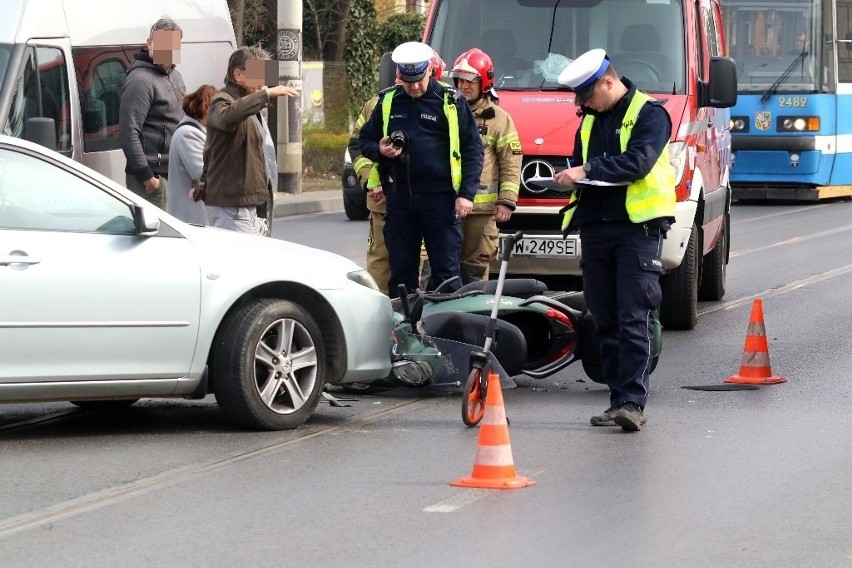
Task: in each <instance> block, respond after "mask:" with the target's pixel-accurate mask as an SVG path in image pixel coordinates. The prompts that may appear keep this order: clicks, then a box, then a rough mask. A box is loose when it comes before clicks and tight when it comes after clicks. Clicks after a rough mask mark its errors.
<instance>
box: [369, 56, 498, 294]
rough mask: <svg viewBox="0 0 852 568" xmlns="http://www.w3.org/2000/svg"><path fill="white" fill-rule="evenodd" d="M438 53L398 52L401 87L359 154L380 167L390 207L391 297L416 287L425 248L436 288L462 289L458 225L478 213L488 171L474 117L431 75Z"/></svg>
mask: <svg viewBox="0 0 852 568" xmlns="http://www.w3.org/2000/svg"><path fill="white" fill-rule="evenodd" d="M433 54H434V52H433V51H432V48H431V47H429V46H428V45H426V44H425V43H420V42H408V43H403V44H402V45H400V46H399V47H397V48H396V49H395V50H394V51H393V53H392V55H391V59H392V60H393V62H394V63H396V65H397V73H398V77H399V79H400V81H401V84H400V85H395V86H393V87H389V88H387V89H385V90H384V91H382V92H381V93H380V94H379V101H378V103H377V104H376V107H375V109H374V110H373V113H372V115H371V116H370V119H369V120H368V121H367V122H366V123H364V125H363V126H362V127H361V132H360V133H359V136H358V142H359V145H360V147H361V153H362V154H363V155H364V156H365V157H366V158H367V159H369V160H371V161H373V162H375V163H377V164H378V166H379V175H380V178H381V185H382V187H383V189H384V194H385V199H386V201H387V213H386V215H385V243H386V245H387V249H388V257H389V261H390V269H391V277H390V282H389V284H388V288H389V290H388V291H389V293H390V296H391V297H396V296H397V294H398V290H399V285H400V284H403V285H405V287H406V288H407V289H408V290H409V291H411V290H414V289H415V288H417V286H418V276H419V272H420V246H421V243H425V245H426V252H427V254H428V255H429V262H430V265H431V269H432V286H433V287H434V286H435V285H437V284H440V283H441V282H444V281H446V280H451V279H453V278H454V277H455V280H452V281H451V283H450V284H449V286H448V289H449V290H450V291H452V290H456V289H458V288H459V287H460V286H461V278H460V271H459V249H460V247H461V226H460V219H461V218H463V217H465V216H466V215H467V214H468V213H470V211H471V209H473V197H474V195H475V194H476V190H477V189H478V186H479V176H480V174H481V172H482V162H483V157H482V142H481V139H480V136H479V131H478V130H477V128H476V122H475V120H474V118H473V113H472V112H471V110H470V107H469V106H468V104H467V101H466V100H465V99H464V97H461V96H460V95H458V93H457V92H456V91H455V89H453V88H451V87H449V86H447V85H444V84H442V83H439V82H438V81H436V80H435V79H433V78H432V77H431V75H432V64H431V62H430V60H431V59H432V57H433Z"/></svg>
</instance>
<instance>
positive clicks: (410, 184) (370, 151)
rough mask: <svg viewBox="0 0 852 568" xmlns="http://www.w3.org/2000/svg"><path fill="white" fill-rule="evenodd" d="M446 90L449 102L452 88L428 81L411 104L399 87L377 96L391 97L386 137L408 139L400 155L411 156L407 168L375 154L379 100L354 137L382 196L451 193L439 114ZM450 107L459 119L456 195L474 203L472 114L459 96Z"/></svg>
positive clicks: (446, 133)
mask: <svg viewBox="0 0 852 568" xmlns="http://www.w3.org/2000/svg"><path fill="white" fill-rule="evenodd" d="M447 91H449V92H450V93H451V100H452V99H453V97H452V95H457V94H456V93H455V89H452V88H449V87H445V86H443V85H441V84H440V83H438V81H436V80H435V79H429V86H428V88H427V90H426V92H425V93H424V94H423V95H422V96H420V97H418V98H416V99H415V98H411V97H410V96H408V94H407V93H406V92H405V89H404V88H403V87H402V86H400V85H397V86H394V87H391V88H389V89H386V90H385V91H383V92H382V96H392V97H393V100H392V103H391V112H390V119H389V124H388V126H387V130H386V132H387V134H390V133H392V132H394V131H395V130H402V131H405V132H406V134H408V144H407V146H406V149H405V152H406V153H407V154H408V155H409V156H410V163H409V165H408V167H407V168H406V166H405V164H404V162H403V160H402V159H400V158H397V159H394V160H388V159H387V158H385V157H384V156H382V155H381V153H380V152H379V140H381V139H382V137H383V136H384V135H385V134H384V133H385V129H384V126H383V124H382V122H383V119H382V103H381V100H382V99H381V96H380V98H379V104H377V105H376V107H375V108H374V109H373V113H372V114H371V115H370V119H369V120H368V121H367V122H366V123H364V125H363V126H362V127H361V132H360V133H359V138H358V140H359V144H360V146H361V153H362V154H363V155H364V157H366V158H367V159H369V160H372V161H373V162H376V163H378V164H379V166H380V167H379V170H380V173H381V181H382V187H383V188H384V191H385V194H386V195H387V194H389V193H390V192H391V191H408V190H409V189H410V191H411V192H412V193H441V192H446V191H453V182H452V176H451V172H450V130H449V122H448V120H447V117H446V114H445V112H444V96H445V92H447ZM453 104H454V105H455V107H456V112H457V114H458V122H459V149H460V153H461V174H462V179H461V184H460V187H459V188H458V195H459V196H461V197H466V198H467V199H470V200H473V197H474V195H475V194H476V190H477V187H479V176H480V173H481V172H482V161H483V158H482V142H481V140H480V138H479V132H478V131H477V129H476V122H475V121H474V118H473V113H472V112H471V110H470V106H469V105H468V104H467V101H466V100H465V99H464V97H461V96H456V98H455V101H454V103H453ZM389 176H391V177H392V178H393V180H394V183H391V182H390V181H389V180H388V177H389ZM394 184H395V185H394Z"/></svg>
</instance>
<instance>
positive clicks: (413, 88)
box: [402, 65, 432, 99]
mask: <svg viewBox="0 0 852 568" xmlns="http://www.w3.org/2000/svg"><path fill="white" fill-rule="evenodd" d="M431 76H432V66H431V65H430V66H429V68H428V69H427V70H426V74H425V75H424V76H423V78H422V79H420V80H419V81H415V82H414V83H409V82H408V81H406V80H405V79H402V88H403V89H405V92H406V93H407V94H408V96H409V97H411V98H412V99H418V98H420V97H422V96H423V95H424V94H425V93H426V89H428V88H429V77H431Z"/></svg>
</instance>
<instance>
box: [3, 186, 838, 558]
mask: <svg viewBox="0 0 852 568" xmlns="http://www.w3.org/2000/svg"><path fill="white" fill-rule="evenodd" d="M732 219H733V222H732V231H731V232H732V249H731V263H730V265H729V269H728V290H727V294H726V296H725V299H724V301H722V302H714V303H703V304H701V306H700V317H699V324H698V327H697V328H696V329H695V330H692V331H688V332H670V331H667V332H664V348H663V354H662V357H661V360H660V364H659V366H658V368H657V370H656V371H655V373H654V374H653V376H652V397H651V400H650V401H649V404H648V408H647V414H648V417H649V422H648V425H647V426H646V427H645V429H643V431H642V432H640V433H637V434H626V433H623V432H621V430H620V429H618V428H593V427H591V426H589V425H588V418H589V416H590V415H592V414H594V413H596V412H598V411H600V410H603V409H604V408H605V407H606V406H607V401H608V397H607V392H606V390H605V388H603V387H602V386H600V385H597V384H595V383H592V382H591V381H589V380H588V379H586V378H585V376H584V374H583V372H582V369H581V368H580V366H579V365H572V366H570V367H568V368H567V369H566V370H564V371H562V372H561V373H559V374H558V375H555V376H553V377H550V378H548V379H542V380H534V379H529V378H520V379H518V384H519V386H518V388H515V389H511V390H506V391H505V392H504V398H505V408H506V411H507V413H508V415H509V416H510V418H511V428H510V432H511V444H512V450H513V456H514V463H515V465H516V467H517V469H518V472H519V473H520V474H521V475H525V476H527V477H530V478H532V479H533V480H535V481H536V482H537V484H536V485H535V486H534V487H530V488H525V489H519V490H515V491H486V490H477V489H458V488H454V487H450V486H449V482H450V481H452V480H454V479H456V478H459V477H462V476H467V475H469V474H470V473H471V469H472V465H473V461H474V455H475V452H476V448H477V437H478V431H477V430H476V429H468V428H465V427H464V426H463V425H462V422H461V417H460V406H461V405H460V399H459V397H458V396H457V395H448V396H426V395H424V394H423V393H421V392H418V391H413V390H403V389H400V390H397V391H391V392H387V393H383V394H379V395H372V396H364V395H359V396H352V395H346V394H340V393H338V394H339V396H340V397H341V398H342V399H343V400H341V402H343V403H344V404H347V405H349V406H347V407H343V408H336V407H332V406H330V405H329V404H325V403H324V404H321V405H320V407H319V409H318V411H317V412H316V414H315V416H314V417H313V418H312V419H311V420H310V421H309V422H308V423H307V424H306V425H304V426H303V427H301V428H299V429H298V430H296V431H290V432H277V433H265V432H264V433H258V432H243V431H235V430H234V429H233V428H231V427H230V426H229V425H228V424H227V423H226V422H224V420H222V418H221V416H220V414H219V411H218V409H217V408H216V406H215V404H214V402H213V400H212V399H206V400H203V401H159V400H151V401H142V402H141V403H139V404H138V407H133V408H131V409H128V410H125V411H123V412H121V413H117V414H104V413H97V412H84V411H80V410H77V409H74V408H73V407H71V406H70V405H68V404H53V405H10V406H7V407H2V408H0V452H2V453H0V479H2V480H3V481H2V483H0V487H2V490H0V566H4V567H5V566H39V567H41V566H45V565H58V566H86V567H91V566H117V565H121V566H196V565H198V566H200V565H204V566H235V565H248V566H251V565H261V564H270V563H275V564H276V565H283V566H380V565H400V566H464V567H470V566H487V567H490V566H501V567H503V566H524V567H526V566H592V565H601V564H605V565H607V566H610V565H630V566H638V567H644V566H648V567H651V566H653V567H660V566H672V567H682V566H690V567H693V566H695V567H698V566H708V567H710V566H713V567H715V566H852V540H850V538H849V535H850V534H852V516H850V515H849V514H848V511H849V510H850V507H851V506H852V477H851V476H850V473H849V472H850V471H852V452H850V449H849V448H850V445H852V444H850V438H852V416H850V415H849V414H846V413H845V412H844V409H845V407H846V406H847V404H848V403H849V401H850V398H852V397H850V390H852V389H850V386H849V380H848V373H849V369H850V368H852V355H850V354H849V348H848V346H849V340H848V338H849V336H850V333H852V322H850V318H849V316H848V312H849V308H848V306H849V305H850V304H852V220H850V219H852V203H850V202H835V203H826V204H819V205H778V204H772V205H735V206H734V208H733V215H732ZM366 230H367V225H366V223H363V222H352V221H347V220H346V219H345V217H344V216H343V214H342V213H331V214H321V215H310V216H297V217H289V218H286V219H280V220H277V221H276V223H275V227H274V231H275V233H274V234H275V235H276V236H279V237H282V236H284V237H286V238H289V239H290V240H295V241H297V242H302V243H305V244H309V245H312V246H318V247H320V248H326V249H329V250H333V251H335V252H338V253H340V254H343V255H344V256H348V257H350V258H352V259H353V260H355V261H356V262H359V263H361V264H363V246H364V245H365V241H366ZM756 297H760V298H761V299H762V300H763V309H764V315H765V327H766V331H767V336H768V341H769V351H770V358H771V364H772V369H773V371H774V372H775V374H776V375H781V376H783V377H785V378H787V379H788V382H787V383H784V384H781V385H773V386H766V387H762V388H760V389H759V390H754V391H744V392H709V391H694V390H686V389H683V388H681V387H683V386H690V385H718V384H721V383H722V381H723V380H724V378H725V377H727V376H728V375H731V374H734V373H736V372H737V371H738V368H739V365H740V363H741V357H742V353H743V342H744V338H745V333H746V329H747V327H748V320H749V314H750V311H751V307H752V301H753V299H754V298H756Z"/></svg>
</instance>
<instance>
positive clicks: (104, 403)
mask: <svg viewBox="0 0 852 568" xmlns="http://www.w3.org/2000/svg"><path fill="white" fill-rule="evenodd" d="M137 402H139V399H138V398H127V399H124V400H72V401H71V404H73V405H74V406H79V407H80V408H82V409H84V410H120V409H122V408H127V407H128V406H133V405H134V404H136V403H137Z"/></svg>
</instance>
